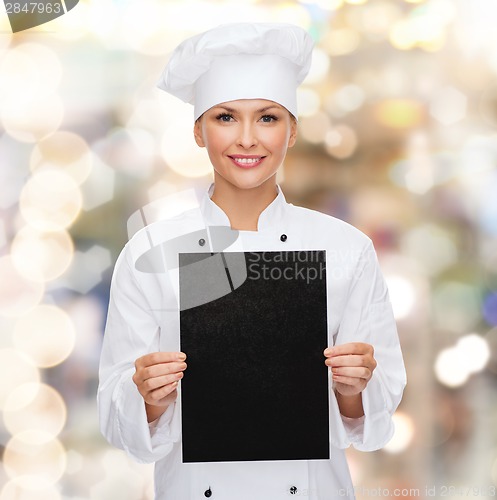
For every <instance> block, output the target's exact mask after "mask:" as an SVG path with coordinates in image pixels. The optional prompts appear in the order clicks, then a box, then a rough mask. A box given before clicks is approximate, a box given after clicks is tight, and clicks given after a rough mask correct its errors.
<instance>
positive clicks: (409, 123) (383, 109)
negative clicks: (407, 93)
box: [374, 99, 424, 129]
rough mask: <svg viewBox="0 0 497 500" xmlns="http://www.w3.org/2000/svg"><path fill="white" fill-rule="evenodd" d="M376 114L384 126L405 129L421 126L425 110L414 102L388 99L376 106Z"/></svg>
mask: <svg viewBox="0 0 497 500" xmlns="http://www.w3.org/2000/svg"><path fill="white" fill-rule="evenodd" d="M374 114H375V117H376V119H377V120H378V122H379V123H381V124H382V125H385V126H387V127H392V128H399V129H403V128H410V127H416V126H419V125H421V122H422V121H423V118H424V109H423V106H422V105H421V104H420V103H418V102H416V101H413V100H409V99H386V100H384V101H381V102H380V103H378V104H377V105H376V107H375V110H374Z"/></svg>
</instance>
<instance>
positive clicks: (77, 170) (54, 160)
mask: <svg viewBox="0 0 497 500" xmlns="http://www.w3.org/2000/svg"><path fill="white" fill-rule="evenodd" d="M30 167H31V170H32V171H38V170H43V169H62V170H63V171H64V172H65V173H67V174H69V175H70V176H71V177H72V179H73V180H74V181H75V182H76V183H77V184H81V183H82V182H84V181H85V180H86V179H87V178H88V176H89V175H90V172H91V167H92V155H91V151H90V148H89V147H88V144H87V143H86V141H85V140H84V139H83V138H82V137H81V136H79V135H77V134H74V133H73V132H68V131H65V130H61V131H58V132H55V133H53V134H52V135H50V136H49V137H47V138H46V139H44V140H42V141H40V142H38V143H37V144H36V145H35V146H34V148H33V152H32V154H31V161H30Z"/></svg>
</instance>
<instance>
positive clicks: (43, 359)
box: [13, 304, 76, 368]
mask: <svg viewBox="0 0 497 500" xmlns="http://www.w3.org/2000/svg"><path fill="white" fill-rule="evenodd" d="M75 338H76V332H75V329H74V325H73V323H72V321H71V318H70V317H69V315H68V314H67V313H66V312H64V311H63V310H62V309H60V308H59V307H56V306H53V305H49V304H42V305H40V306H38V307H35V308H34V309H33V310H32V311H30V312H29V313H28V314H26V315H25V316H23V317H22V318H20V319H19V321H18V322H17V324H16V326H15V328H14V334H13V342H14V346H15V347H16V348H17V349H19V350H21V351H22V352H23V353H25V354H26V355H27V356H28V357H29V358H30V359H31V360H32V362H33V363H34V364H35V365H36V366H39V367H43V368H47V367H50V366H55V365H58V364H59V363H62V362H63V361H64V360H65V359H66V358H67V357H68V356H69V354H71V352H72V350H73V348H74V343H75Z"/></svg>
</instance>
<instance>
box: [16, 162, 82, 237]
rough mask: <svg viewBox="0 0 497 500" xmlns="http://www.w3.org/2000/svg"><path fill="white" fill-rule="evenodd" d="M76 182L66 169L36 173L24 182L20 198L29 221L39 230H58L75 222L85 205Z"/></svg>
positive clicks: (20, 204)
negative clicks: (64, 170)
mask: <svg viewBox="0 0 497 500" xmlns="http://www.w3.org/2000/svg"><path fill="white" fill-rule="evenodd" d="M82 201H83V200H82V195H81V191H80V190H79V187H78V185H77V184H76V182H75V181H74V180H73V179H72V177H70V176H69V175H68V174H66V173H65V172H63V171H59V170H47V171H42V172H39V173H38V172H37V173H35V174H34V175H33V176H32V177H31V178H30V179H29V180H28V182H27V183H26V184H25V186H24V188H23V190H22V192H21V196H20V201H19V206H20V210H21V214H22V216H23V217H24V219H25V220H26V222H27V223H28V224H30V225H31V226H33V227H34V228H36V229H39V230H40V231H58V230H60V229H64V228H66V227H68V226H69V225H70V224H72V223H73V222H74V220H75V219H76V217H77V216H78V214H79V212H80V211H81V206H82Z"/></svg>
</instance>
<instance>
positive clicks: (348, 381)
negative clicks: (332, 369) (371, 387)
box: [333, 375, 366, 390]
mask: <svg viewBox="0 0 497 500" xmlns="http://www.w3.org/2000/svg"><path fill="white" fill-rule="evenodd" d="M333 380H334V381H335V382H337V383H340V384H343V385H347V386H350V387H355V388H358V389H361V390H362V389H364V387H366V381H365V380H364V379H362V378H356V377H345V376H343V375H333Z"/></svg>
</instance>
